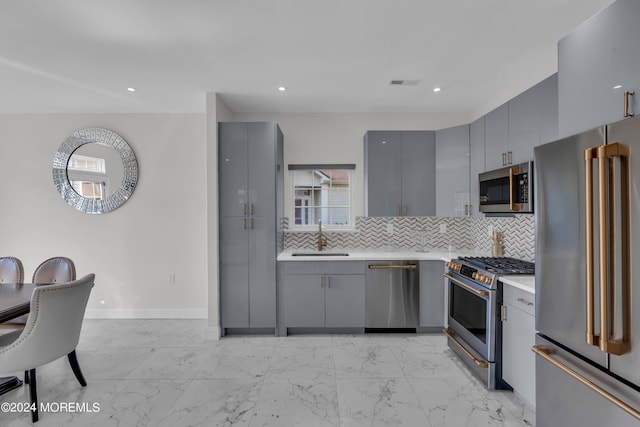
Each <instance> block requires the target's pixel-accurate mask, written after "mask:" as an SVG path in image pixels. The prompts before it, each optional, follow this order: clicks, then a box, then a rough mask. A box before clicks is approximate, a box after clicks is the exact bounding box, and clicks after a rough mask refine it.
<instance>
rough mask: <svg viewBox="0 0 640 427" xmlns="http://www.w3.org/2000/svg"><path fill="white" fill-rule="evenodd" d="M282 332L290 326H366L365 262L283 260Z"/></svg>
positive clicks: (280, 287) (280, 272)
mask: <svg viewBox="0 0 640 427" xmlns="http://www.w3.org/2000/svg"><path fill="white" fill-rule="evenodd" d="M278 268H279V269H280V271H279V282H278V294H279V297H278V300H279V320H278V321H279V333H280V334H281V335H286V333H287V328H364V324H365V309H364V304H365V288H364V268H365V263H364V262H349V261H343V262H342V261H341V262H332V261H317V262H314V261H310V262H305V261H300V262H296V261H292V262H281V263H279V267H278Z"/></svg>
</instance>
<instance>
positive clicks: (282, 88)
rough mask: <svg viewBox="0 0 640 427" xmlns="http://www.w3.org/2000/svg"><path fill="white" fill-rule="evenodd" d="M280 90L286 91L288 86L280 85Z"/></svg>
mask: <svg viewBox="0 0 640 427" xmlns="http://www.w3.org/2000/svg"><path fill="white" fill-rule="evenodd" d="M278 90H279V91H280V92H284V91H285V90H287V88H286V87H284V86H280V87H279V88H278Z"/></svg>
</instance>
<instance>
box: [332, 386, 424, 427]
mask: <svg viewBox="0 0 640 427" xmlns="http://www.w3.org/2000/svg"><path fill="white" fill-rule="evenodd" d="M336 383H337V386H338V404H339V406H340V425H341V426H411V427H414V426H428V423H427V417H426V415H425V413H424V411H423V410H422V408H421V406H420V402H419V401H418V399H416V396H415V395H414V394H413V390H412V389H411V386H410V385H409V383H408V381H407V380H406V379H405V378H386V379H337V380H336Z"/></svg>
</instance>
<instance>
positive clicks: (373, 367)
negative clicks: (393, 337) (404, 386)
mask: <svg viewBox="0 0 640 427" xmlns="http://www.w3.org/2000/svg"><path fill="white" fill-rule="evenodd" d="M333 354H334V358H335V364H336V377H337V378H399V377H404V373H403V372H402V369H401V367H400V364H399V363H398V361H397V359H396V357H395V356H394V354H393V351H392V350H391V349H390V348H389V347H387V346H378V345H375V346H374V345H362V346H357V347H338V348H335V349H334V350H333Z"/></svg>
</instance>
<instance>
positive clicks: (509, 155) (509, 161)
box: [507, 151, 513, 165]
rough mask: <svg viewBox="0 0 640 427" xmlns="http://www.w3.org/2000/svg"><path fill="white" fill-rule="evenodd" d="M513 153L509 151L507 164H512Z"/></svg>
mask: <svg viewBox="0 0 640 427" xmlns="http://www.w3.org/2000/svg"><path fill="white" fill-rule="evenodd" d="M512 154H513V153H512V152H511V151H507V164H508V165H510V164H511V163H512V160H511V155H512Z"/></svg>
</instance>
